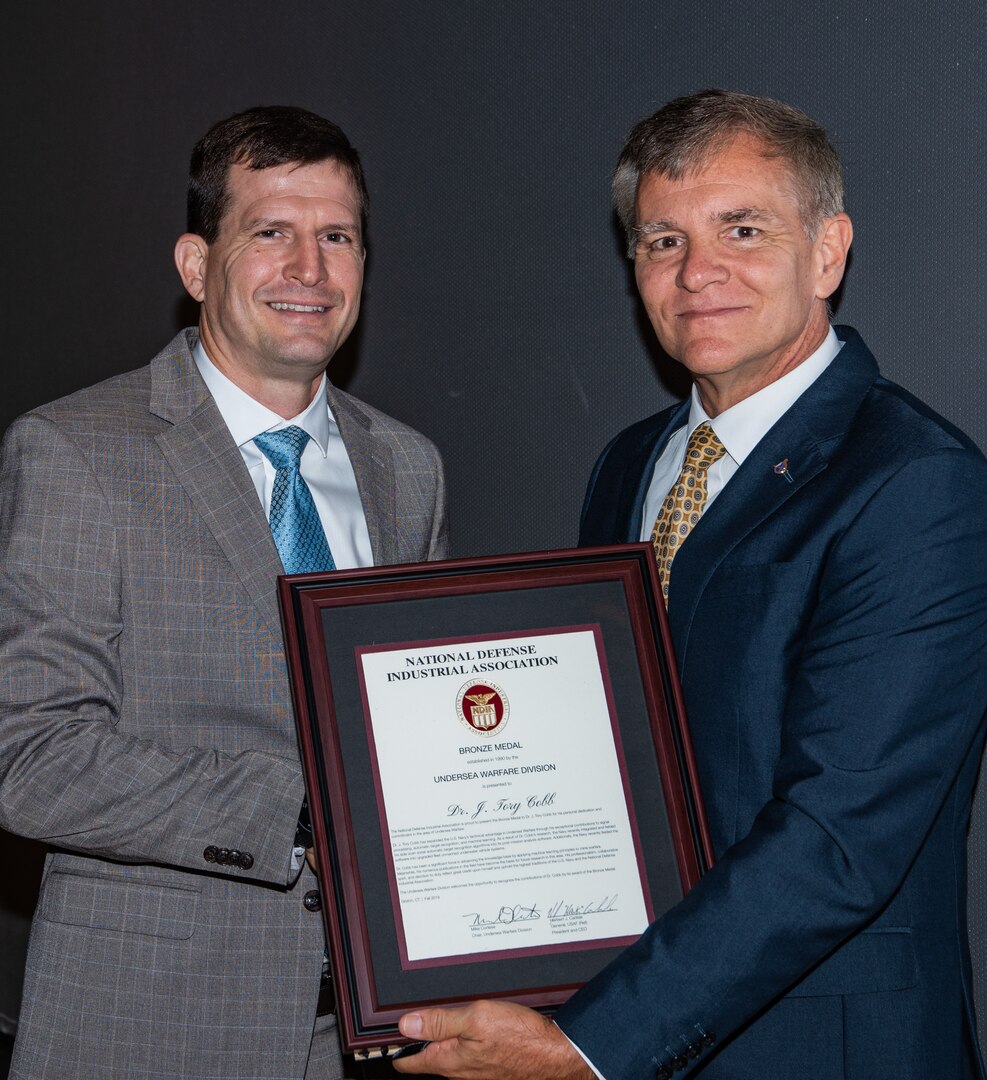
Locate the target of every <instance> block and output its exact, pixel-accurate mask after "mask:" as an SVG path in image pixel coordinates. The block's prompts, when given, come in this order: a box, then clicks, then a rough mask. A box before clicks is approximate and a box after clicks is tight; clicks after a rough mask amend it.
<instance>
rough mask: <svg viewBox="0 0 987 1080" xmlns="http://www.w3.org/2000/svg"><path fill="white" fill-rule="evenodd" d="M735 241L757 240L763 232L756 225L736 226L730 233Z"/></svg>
mask: <svg viewBox="0 0 987 1080" xmlns="http://www.w3.org/2000/svg"><path fill="white" fill-rule="evenodd" d="M729 235H730V236H732V237H733V238H734V239H735V240H756V239H757V238H758V237H759V236H760V235H761V230H760V229H758V228H756V227H755V226H754V225H734V227H733V228H732V229H731V230H730V233H729Z"/></svg>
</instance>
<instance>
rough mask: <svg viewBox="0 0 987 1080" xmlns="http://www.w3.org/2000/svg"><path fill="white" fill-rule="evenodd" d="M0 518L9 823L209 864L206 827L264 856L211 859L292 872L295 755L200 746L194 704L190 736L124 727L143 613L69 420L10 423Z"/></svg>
mask: <svg viewBox="0 0 987 1080" xmlns="http://www.w3.org/2000/svg"><path fill="white" fill-rule="evenodd" d="M0 523H2V524H0V610H2V611H3V617H2V623H0V672H2V675H0V716H2V724H0V825H2V826H3V827H4V828H7V829H9V830H11V831H13V832H17V833H21V834H23V835H26V836H31V837H37V838H40V839H43V840H46V841H48V842H49V843H52V844H55V845H57V846H60V847H65V848H70V849H74V850H78V851H86V852H91V853H93V854H97V855H102V856H106V857H109V858H112V859H117V860H122V861H134V862H141V863H147V862H153V863H163V864H169V865H174V866H180V867H192V868H194V869H197V870H205V869H210V866H209V865H208V864H207V863H205V862H204V861H203V837H206V838H210V839H211V841H212V842H213V843H215V844H218V845H222V846H226V847H228V848H231V849H232V848H238V849H240V850H241V851H244V852H247V851H249V852H250V854H251V855H252V857H253V860H254V865H253V867H252V868H251V869H250V870H249V871H245V870H243V869H240V868H235V867H225V868H224V867H218V866H216V867H212V869H215V870H217V871H219V872H224V871H225V872H226V873H232V874H237V875H240V876H247V877H250V878H252V879H261V880H267V881H272V882H275V883H280V884H286V883H288V881H289V880H290V878H291V876H292V874H291V868H290V859H291V845H292V836H293V832H294V823H295V820H296V817H297V811H298V807H299V806H300V805H301V801H302V797H303V784H302V780H301V775H300V769H299V764H298V761H297V758H294V757H288V756H285V757H281V756H278V755H277V754H274V753H270V752H262V751H256V750H246V751H244V752H242V753H233V754H230V753H221V752H218V751H216V750H214V749H208V748H205V747H203V746H198V745H195V743H194V738H193V736H192V734H191V732H192V731H193V730H195V727H194V725H193V723H192V720H193V719H194V718H192V717H190V723H189V730H190V735H189V739H188V744H187V745H183V746H174V745H167V744H163V743H161V742H158V741H153V740H151V739H148V738H146V737H136V736H135V734H133V733H125V732H124V731H122V730H120V725H119V718H120V713H121V702H122V700H123V698H124V695H125V694H126V693H127V686H126V674H125V672H126V660H125V656H124V655H122V654H125V653H126V651H127V650H128V649H129V648H130V643H129V642H128V639H127V636H126V633H125V620H126V619H128V618H136V617H137V616H136V614H135V613H134V612H125V611H124V610H123V606H122V605H123V592H122V589H121V564H120V558H119V549H118V538H117V535H116V526H115V523H114V514H113V511H112V509H111V507H110V506H109V505H108V497H107V494H106V492H105V491H103V490H102V489H101V485H100V483H99V480H98V477H97V476H96V475H94V473H93V471H92V469H91V468H90V465H89V462H88V461H87V460H86V459H85V458H84V456H83V455H81V454H80V453H79V452H78V450H77V449H76V447H75V446H74V444H73V443H72V441H71V440H70V439H69V438H67V437H66V436H65V435H64V434H63V433H62V432H61V431H60V429H59V427H58V425H56V424H54V423H51V422H49V421H47V420H44V419H41V418H38V417H32V416H28V417H25V418H22V419H21V420H19V421H17V422H16V423H15V424H14V425H13V426H12V428H11V429H10V431H9V433H8V436H7V438H6V439H5V442H4V448H3V453H2V461H0ZM148 572H149V573H150V572H153V571H152V568H150V567H149V568H148ZM145 617H149V618H153V617H154V614H153V612H151V613H146V614H145ZM169 640H170V641H171V642H172V645H174V641H175V637H174V635H172V636H171V637H170V639H169ZM146 707H148V708H150V707H151V704H150V703H146ZM149 726H150V725H149ZM131 730H133V729H131ZM292 749H293V748H292ZM207 842H208V841H207Z"/></svg>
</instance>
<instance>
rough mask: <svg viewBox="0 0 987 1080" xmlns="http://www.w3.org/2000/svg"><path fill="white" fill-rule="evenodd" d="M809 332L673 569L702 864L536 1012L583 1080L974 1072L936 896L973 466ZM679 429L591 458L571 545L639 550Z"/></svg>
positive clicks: (951, 932)
mask: <svg viewBox="0 0 987 1080" xmlns="http://www.w3.org/2000/svg"><path fill="white" fill-rule="evenodd" d="M837 333H838V334H839V336H840V337H841V339H843V340H844V341H845V342H846V344H845V345H844V347H843V349H842V350H841V351H840V354H839V356H838V357H837V358H836V360H835V361H834V362H833V364H832V365H831V366H830V367H829V368H828V369H827V370H826V372H825V373H824V374H823V375H822V376H821V377H820V378H819V379H818V380H817V381H816V382H815V383H814V384H813V385H812V386H811V387H810V388H809V390H807V391H806V392H805V394H803V395H802V397H800V398H799V399H798V401H797V402H796V403H795V405H793V406H792V408H791V409H789V411H788V412H787V413H786V414H785V415H784V416H783V417H782V418H781V420H779V421H778V423H777V424H776V425H775V426H774V427H773V428H772V429H771V430H770V431H769V432H768V434H767V435H766V436H765V437H764V438H763V439H762V440H761V442H760V443H759V444H758V446H757V447H756V448H755V449H754V451H753V452H752V453H751V455H750V457H749V458H748V459H747V460H746V461H745V462H744V463H743V465H741V467H740V469H739V470H738V471H737V473H736V474H735V476H734V477H733V478H732V479H731V481H730V483H729V484H728V485H727V486H726V487H725V488H724V489H723V491H722V492H721V494H720V495H719V497H718V498H717V499H716V501H715V502H714V503H713V504H712V505H711V506H710V507H709V509H708V511H707V512H706V513H705V515H704V516H703V518H702V519H701V520H700V522H699V524H698V525H697V526H696V528H695V530H694V531H693V533H692V534H691V536H690V537H689V539H688V540H687V542H686V543H685V545H684V546H683V547H682V549H681V550H680V552H679V554H678V555H677V556H676V560H675V564H674V567H673V569H672V576H671V589H670V595H669V604H668V615H669V620H670V623H671V628H672V637H673V640H674V643H675V649H676V654H677V660H678V666H679V670H680V673H681V677H682V683H683V689H684V693H685V701H686V707H687V712H688V718H689V724H690V728H691V731H692V737H693V741H694V744H695V749H696V754H697V758H698V765H699V772H700V776H701V780H702V785H703V790H704V796H705V800H706V805H707V812H708V816H709V821H710V827H711V832H712V838H713V844H714V848H715V851H716V855H717V862H716V865H715V866H714V867H713V868H712V870H710V871H709V873H707V874H706V876H705V877H704V878H703V879H702V880H701V881H700V883H699V884H698V885H697V886H696V887H695V888H694V889H693V890H692V892H691V893H690V894H689V895H688V896H687V897H686V898H685V899H684V900H683V901H682V902H681V903H680V904H678V905H676V907H674V908H673V909H672V910H671V911H670V912H668V913H667V914H665V915H664V916H662V917H661V918H660V919H658V920H657V921H656V922H655V923H654V924H653V925H652V926H651V927H650V928H649V929H648V930H647V931H646V932H645V933H644V935H643V936H642V937H641V939H640V940H639V941H638V942H637V943H636V944H635V945H633V946H631V947H630V948H629V949H627V950H626V952H624V953H623V954H622V955H621V956H620V957H619V958H618V959H617V960H616V961H615V962H614V963H613V964H611V965H610V966H609V967H608V968H607V969H606V970H605V971H604V972H602V973H601V974H600V975H599V976H597V978H596V979H594V980H593V981H591V982H590V983H589V984H588V985H587V986H586V987H584V988H583V989H582V990H581V991H580V992H579V993H577V994H576V995H575V996H574V997H573V998H572V999H571V1000H570V1001H569V1002H568V1003H567V1004H566V1005H565V1006H564V1007H563V1008H562V1009H561V1010H560V1012H559V1013H558V1015H557V1021H558V1023H559V1024H560V1026H561V1027H562V1028H563V1030H564V1031H565V1032H566V1033H567V1034H568V1035H569V1037H570V1038H571V1039H573V1041H574V1042H575V1043H576V1044H577V1045H578V1046H580V1047H581V1048H582V1050H583V1051H584V1052H585V1053H586V1054H587V1055H588V1057H589V1058H590V1060H591V1061H593V1062H594V1064H595V1065H596V1066H597V1068H598V1069H599V1070H600V1071H601V1072H602V1073H603V1075H604V1076H605V1077H606V1078H607V1080H625V1078H628V1080H629V1078H639V1077H648V1078H650V1077H655V1076H658V1077H664V1076H671V1075H672V1073H673V1072H674V1073H675V1075H676V1076H680V1075H688V1074H693V1073H694V1074H695V1075H697V1076H700V1075H701V1076H702V1077H703V1080H714V1078H716V1080H721V1078H736V1080H837V1078H838V1080H850V1078H856V1080H883V1078H885V1077H887V1078H888V1080H891V1078H894V1080H906V1078H912V1077H914V1078H916V1080H918V1078H922V1080H947V1078H948V1080H953V1078H966V1077H983V1076H984V1070H983V1063H982V1061H981V1059H980V1055H979V1052H978V1050H977V1048H976V1038H975V1027H974V1021H973V1006H972V993H971V978H970V962H969V954H968V951H967V936H966V921H965V919H966V917H965V902H964V898H965V895H966V877H965V874H966V869H965V867H966V837H967V824H968V818H969V810H970V801H971V797H972V790H973V786H974V782H975V778H976V772H977V765H978V761H979V758H980V753H981V750H982V746H983V738H984V714H985V704H987V558H985V555H987V463H985V461H984V458H983V455H982V454H981V453H980V452H979V450H977V449H976V447H974V446H973V444H972V443H971V442H970V441H969V440H968V439H967V438H966V437H965V436H964V435H962V434H961V433H960V432H959V431H957V430H956V429H955V428H953V427H952V426H951V425H950V424H948V423H947V422H946V421H944V420H943V419H942V418H941V417H939V416H937V415H936V414H935V413H933V412H932V411H931V410H930V409H928V408H927V407H926V406H925V405H923V404H922V403H921V402H919V401H917V400H916V399H915V398H913V397H912V396H911V395H909V394H908V393H906V392H905V391H904V390H902V389H901V388H900V387H898V386H895V385H894V384H893V383H890V382H888V381H887V380H885V379H883V378H881V376H880V374H879V372H878V370H877V365H876V363H875V361H874V358H873V357H872V355H871V354H870V352H869V351H868V349H867V347H866V346H865V345H864V343H863V342H862V341H861V339H860V337H859V336H858V335H857V334H856V332H855V331H853V330H851V329H849V328H848V327H837ZM687 415H688V402H686V403H683V404H680V405H678V406H675V407H673V408H671V409H668V410H666V411H665V412H662V413H659V414H658V415H657V416H653V417H651V418H650V419H648V420H644V421H642V422H641V423H638V424H636V425H634V426H633V427H631V428H628V429H627V430H626V431H624V432H623V433H622V434H620V435H619V436H618V437H617V438H616V439H614V440H613V442H611V443H610V445H609V446H608V447H607V448H606V450H605V451H604V452H603V455H602V456H601V458H600V460H599V462H598V463H597V466H596V469H595V471H594V473H593V476H592V479H591V481H590V484H589V490H588V493H587V496H586V503H585V507H584V512H583V521H582V529H581V533H580V542H581V543H582V544H612V543H623V542H629V541H636V540H638V539H639V538H640V529H641V513H642V504H643V501H644V493H645V492H646V490H647V487H648V484H649V483H650V480H651V475H652V470H653V467H654V462H655V460H656V458H657V456H658V455H659V453H660V452H661V450H662V449H663V448H664V446H665V443H666V441H667V439H668V436H669V435H670V434H671V433H672V432H673V431H674V430H675V429H676V428H678V427H680V426H681V425H682V424H684V423H685V422H686V419H687ZM783 459H787V460H788V473H787V475H780V474H778V473H776V472H775V471H774V468H773V467H774V466H775V465H776V464H777V463H778V462H780V461H782V460H783ZM680 1070H681V1071H680Z"/></svg>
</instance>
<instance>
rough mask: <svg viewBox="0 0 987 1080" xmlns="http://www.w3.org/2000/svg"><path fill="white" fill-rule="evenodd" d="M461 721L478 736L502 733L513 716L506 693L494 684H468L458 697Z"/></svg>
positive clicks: (457, 707)
mask: <svg viewBox="0 0 987 1080" xmlns="http://www.w3.org/2000/svg"><path fill="white" fill-rule="evenodd" d="M456 712H457V713H458V714H459V719H460V720H461V721H462V722H463V723H464V724H465V725H466V726H467V727H468V728H469V729H470V731H472V732H473V733H474V734H476V735H483V736H486V737H487V738H490V737H492V736H494V735H497V734H499V733H500V731H501V729H502V728H503V726H504V725H505V724H506V723H507V718H508V717H509V716H510V715H511V708H510V705H508V703H507V697H506V696H505V694H504V691H503V690H501V688H500V687H499V686H497V685H495V684H494V683H467V684H466V685H465V686H463V687H462V688H461V689H460V691H459V694H458V696H457V697H456Z"/></svg>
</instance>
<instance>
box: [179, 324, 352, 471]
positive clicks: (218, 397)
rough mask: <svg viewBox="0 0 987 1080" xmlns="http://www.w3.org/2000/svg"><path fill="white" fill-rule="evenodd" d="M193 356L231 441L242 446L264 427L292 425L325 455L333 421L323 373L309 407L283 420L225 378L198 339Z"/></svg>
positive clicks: (263, 429) (277, 428) (278, 427)
mask: <svg viewBox="0 0 987 1080" xmlns="http://www.w3.org/2000/svg"><path fill="white" fill-rule="evenodd" d="M192 357H193V359H194V360H195V365H196V367H197V368H198V369H199V374H200V375H201V376H202V381H203V382H204V383H205V384H206V389H207V390H208V391H209V393H210V394H212V396H213V400H214V401H215V402H216V408H217V409H219V412H220V415H221V416H222V417H223V419H224V420H225V421H226V426H227V427H228V428H229V429H230V434H231V435H232V436H233V441H234V442H235V443H236V444H237V446H238V447H240V449H241V450H243V449H244V447H245V445H246V444H251V443H252V442H253V439H254V437H255V436H257V435H260V434H262V433H263V432H265V431H278V430H279V429H280V428H285V427H289V426H295V427H300V428H303V429H304V430H305V431H307V432H308V434H309V436H310V438H311V439H312V441H313V442H314V443H315V444H316V445H317V446H318V447H319V450H320V451H321V452H322V456H323V457H325V456H326V453H327V452H328V447H329V438H330V427H331V425H334V424H335V421H334V420H333V418H332V414H331V413H330V411H329V406H328V403H327V401H326V377H325V374H323V376H322V382H320V383H319V389H318V390H317V391H316V394H315V397H313V398H312V401H311V402H310V403H309V406H308V408H307V409H305V410H304V411H303V412H300V413H299V414H298V415H297V416H294V417H292V418H291V419H290V420H285V419H284V418H283V417H281V416H278V414H277V413H276V412H274V411H273V410H272V409H269V408H268V407H267V406H266V405H262V404H261V403H260V402H259V401H257V400H256V399H255V398H252V397H251V396H250V395H249V394H248V393H247V392H246V391H245V390H241V389H240V387H239V386H237V385H236V383H235V382H233V381H232V380H230V379H228V378H227V377H226V376H225V375H224V374H223V373H222V372H221V371H220V370H219V368H217V367H216V365H215V364H214V363H213V362H212V361H211V360H210V359H209V357H208V356H207V355H206V350H205V349H204V348H203V347H202V342H201V341H199V342H198V343H197V344H196V346H195V348H194V349H193V350H192Z"/></svg>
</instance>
